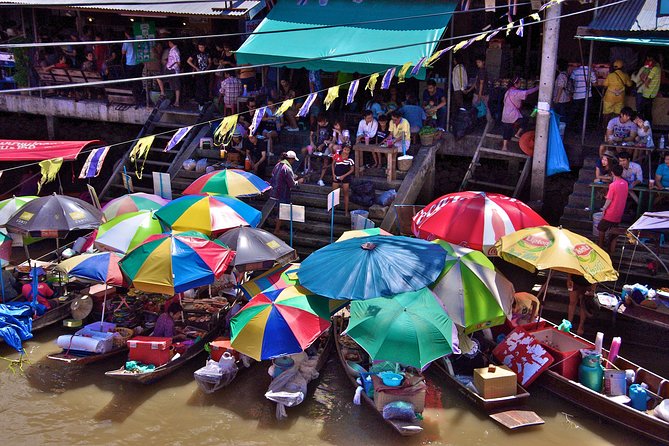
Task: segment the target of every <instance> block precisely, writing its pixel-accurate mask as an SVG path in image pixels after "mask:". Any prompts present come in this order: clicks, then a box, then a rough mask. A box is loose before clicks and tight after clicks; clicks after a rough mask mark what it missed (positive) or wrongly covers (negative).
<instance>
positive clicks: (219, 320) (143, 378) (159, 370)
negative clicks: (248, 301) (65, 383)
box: [105, 308, 228, 384]
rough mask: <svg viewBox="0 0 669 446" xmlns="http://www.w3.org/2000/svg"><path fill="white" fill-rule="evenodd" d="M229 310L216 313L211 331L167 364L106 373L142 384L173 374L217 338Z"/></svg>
mask: <svg viewBox="0 0 669 446" xmlns="http://www.w3.org/2000/svg"><path fill="white" fill-rule="evenodd" d="M227 310H228V309H227V308H226V309H225V310H224V311H221V312H219V313H218V314H216V315H214V317H213V318H212V322H211V323H210V325H209V331H208V332H207V334H206V335H204V336H202V337H201V338H200V340H198V341H197V342H196V343H194V344H193V345H192V346H191V347H190V348H188V350H186V351H185V352H184V354H182V355H180V356H179V357H177V358H176V359H172V360H171V361H169V362H168V363H167V364H164V365H161V366H159V367H156V368H155V369H153V370H151V371H148V372H144V373H141V372H131V371H128V370H126V369H125V366H124V367H121V368H120V369H118V370H110V371H108V372H105V375H106V376H109V377H111V378H114V379H118V380H121V381H127V382H134V383H140V384H150V383H152V382H155V381H157V380H159V379H160V378H163V377H165V376H167V375H169V374H171V373H172V372H174V371H175V370H178V369H179V368H181V367H182V366H183V365H184V364H186V363H188V362H189V361H190V360H192V359H193V358H195V357H196V356H198V355H199V354H200V353H202V352H203V351H204V347H205V346H206V345H207V344H208V343H209V342H211V341H213V340H214V339H216V337H217V336H218V334H219V332H220V331H221V329H222V328H223V325H224V324H225V313H226V312H227Z"/></svg>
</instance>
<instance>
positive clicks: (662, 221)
mask: <svg viewBox="0 0 669 446" xmlns="http://www.w3.org/2000/svg"><path fill="white" fill-rule="evenodd" d="M662 230H669V211H664V212H646V213H644V214H643V215H642V216H641V217H639V219H638V220H637V221H635V222H634V224H632V226H630V227H629V228H628V231H662Z"/></svg>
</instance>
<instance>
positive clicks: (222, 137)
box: [214, 115, 239, 146]
mask: <svg viewBox="0 0 669 446" xmlns="http://www.w3.org/2000/svg"><path fill="white" fill-rule="evenodd" d="M238 118H239V115H230V116H226V117H225V118H223V120H222V121H221V123H220V124H219V125H218V127H216V130H215V131H214V145H217V146H221V145H226V146H227V145H228V143H229V142H230V140H231V139H232V133H233V130H234V129H235V127H237V119H238Z"/></svg>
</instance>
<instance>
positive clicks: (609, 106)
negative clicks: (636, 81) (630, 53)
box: [602, 60, 632, 122]
mask: <svg viewBox="0 0 669 446" xmlns="http://www.w3.org/2000/svg"><path fill="white" fill-rule="evenodd" d="M631 86H632V80H631V79H630V77H629V75H628V74H627V73H625V72H624V71H623V61H622V60H616V61H615V62H613V71H612V72H611V73H609V75H608V76H606V80H605V81H604V87H606V93H604V98H603V99H602V104H603V105H602V107H603V109H602V115H603V116H602V117H603V119H604V122H609V121H610V120H611V118H613V117H614V116H615V115H618V114H620V110H622V108H623V105H625V88H626V87H631Z"/></svg>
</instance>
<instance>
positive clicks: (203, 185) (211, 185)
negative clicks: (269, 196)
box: [183, 169, 272, 197]
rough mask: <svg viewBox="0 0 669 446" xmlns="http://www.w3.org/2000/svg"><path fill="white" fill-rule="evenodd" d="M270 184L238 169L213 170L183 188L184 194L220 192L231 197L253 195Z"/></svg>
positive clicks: (263, 190)
mask: <svg viewBox="0 0 669 446" xmlns="http://www.w3.org/2000/svg"><path fill="white" fill-rule="evenodd" d="M271 188H272V186H270V185H269V183H268V182H267V181H265V180H263V179H262V178H260V177H259V176H257V175H254V174H252V173H250V172H245V171H243V170H239V169H225V170H215V171H213V172H210V173H207V174H205V175H202V176H201V177H200V178H198V179H197V180H195V181H193V182H192V183H191V184H190V186H188V187H187V188H186V189H185V190H184V192H183V193H184V195H196V194H217V195H218V194H222V195H230V196H231V197H254V196H256V195H260V194H262V193H263V192H266V191H268V190H270V189H271Z"/></svg>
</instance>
